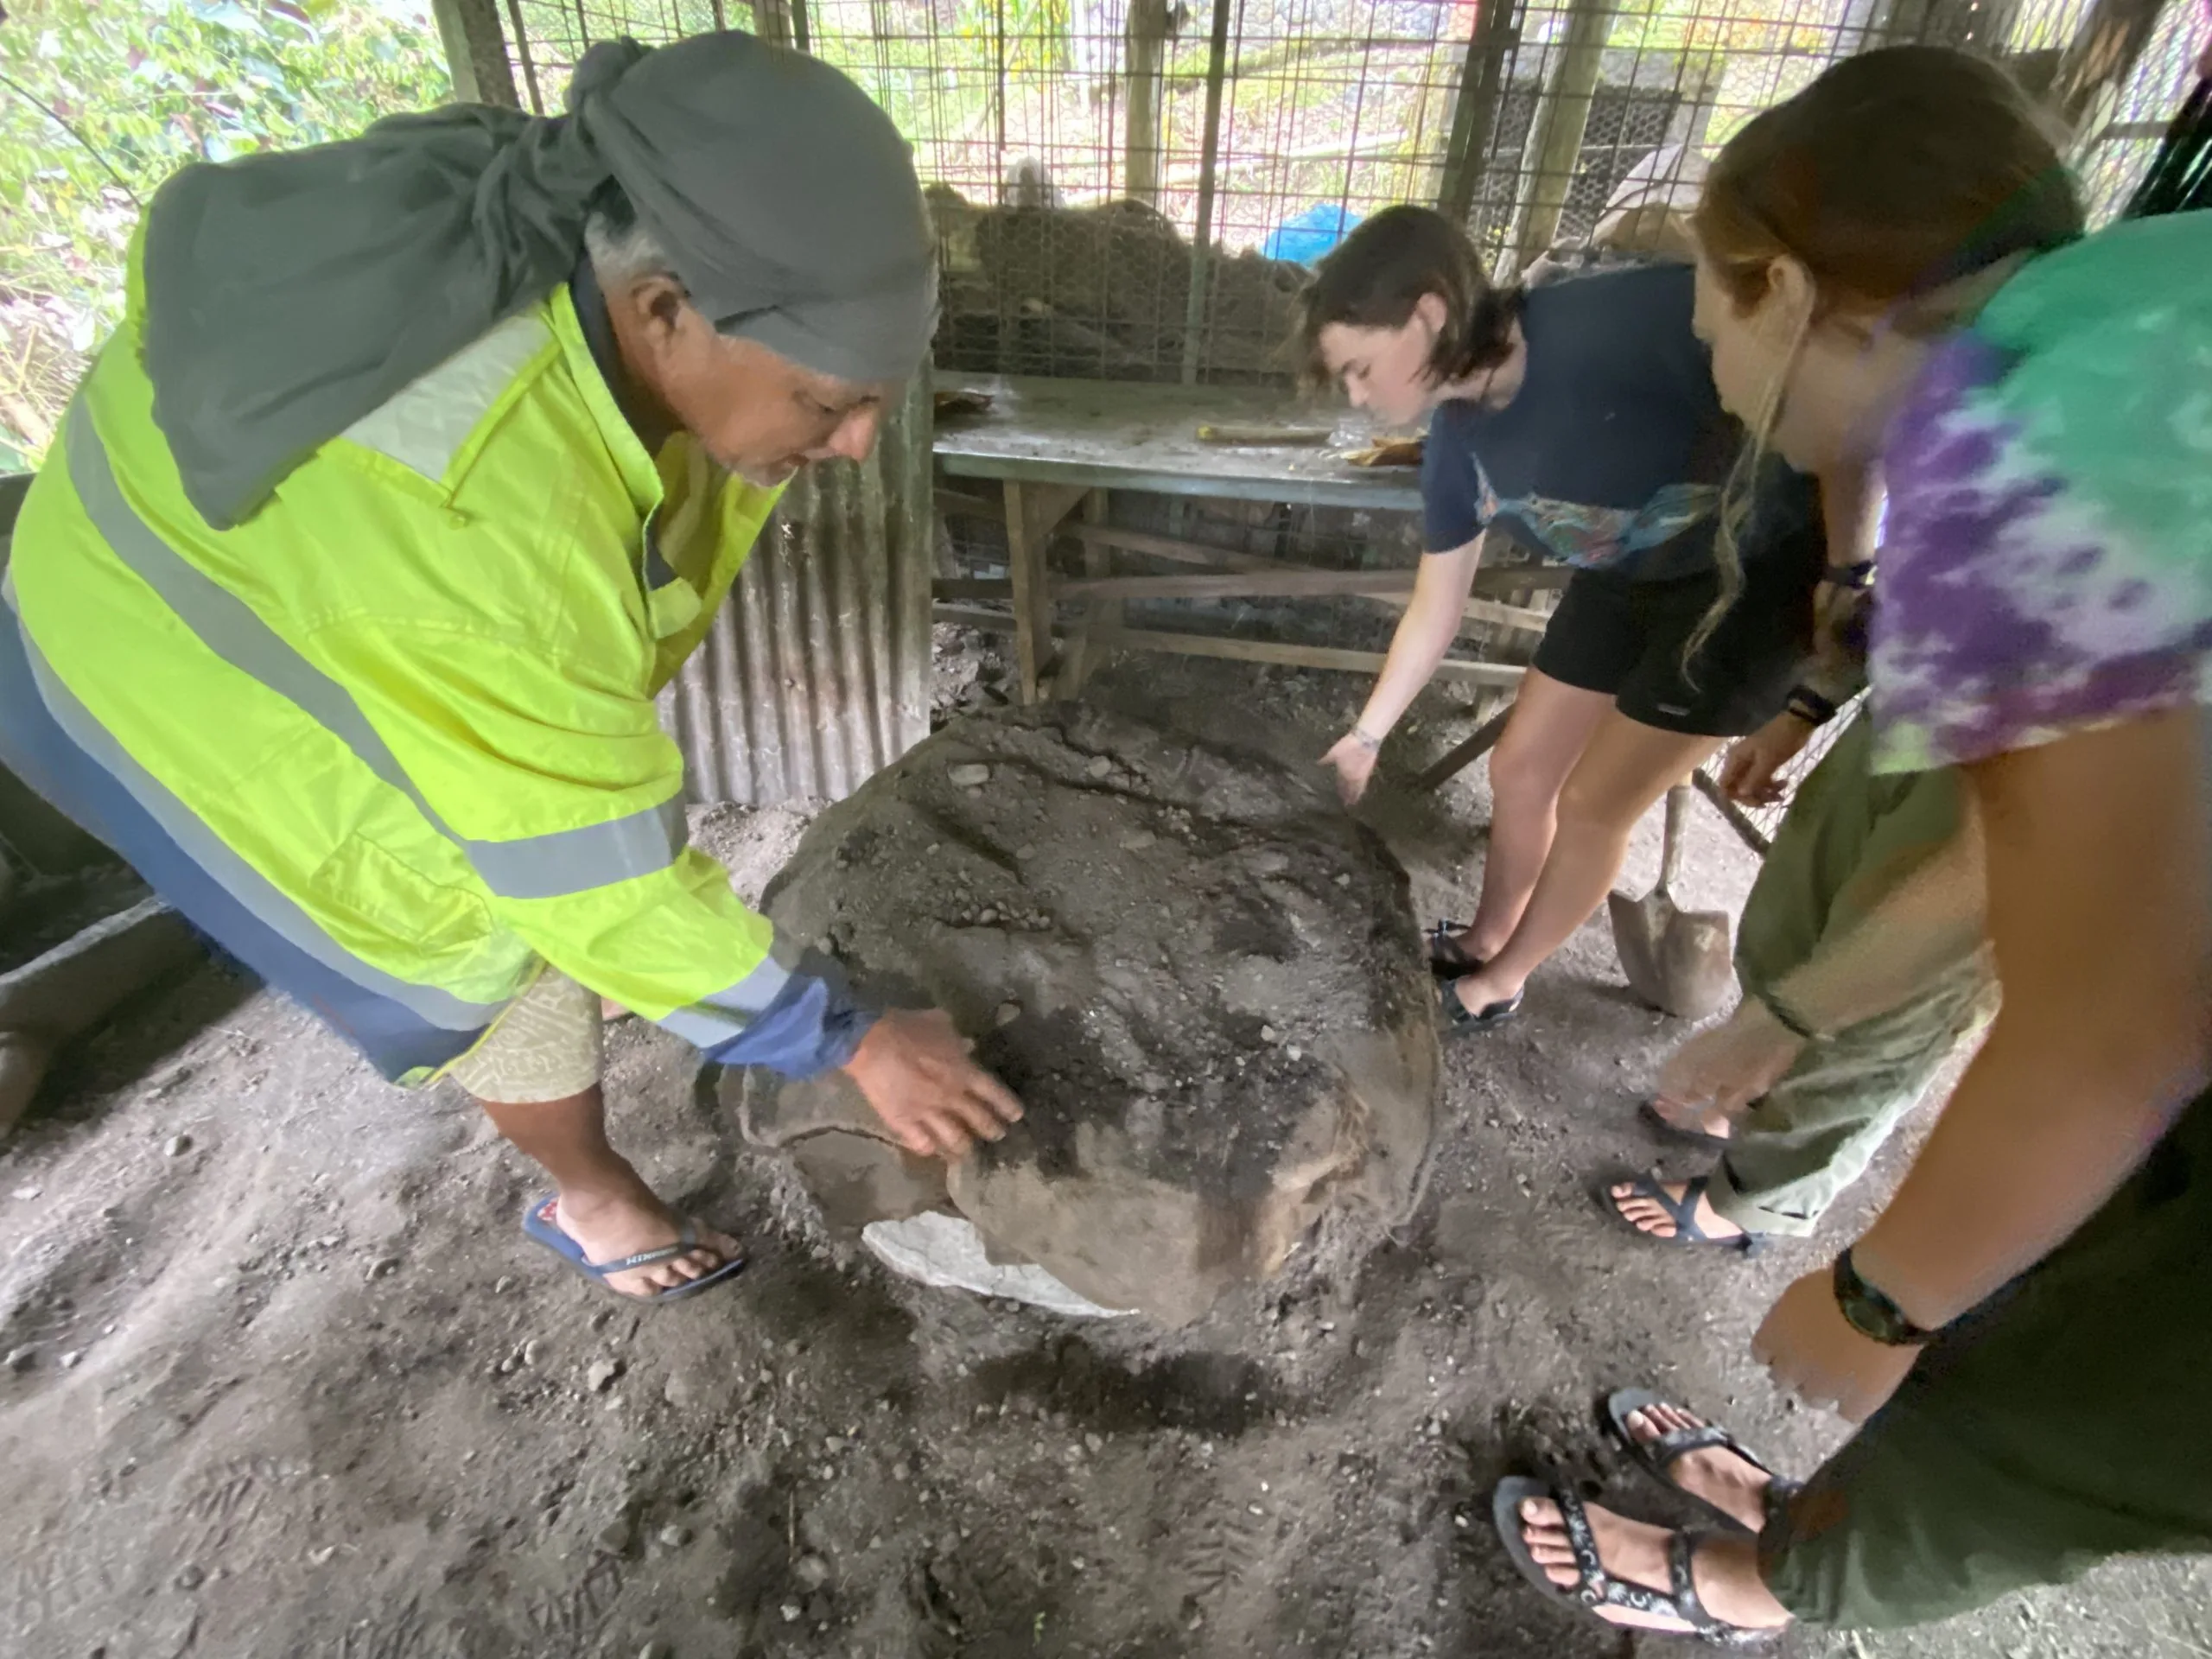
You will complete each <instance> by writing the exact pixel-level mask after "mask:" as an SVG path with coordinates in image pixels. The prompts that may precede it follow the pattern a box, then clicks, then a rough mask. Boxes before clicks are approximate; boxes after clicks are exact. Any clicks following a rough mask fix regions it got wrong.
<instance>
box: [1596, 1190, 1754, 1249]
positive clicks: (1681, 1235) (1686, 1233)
mask: <svg viewBox="0 0 2212 1659" xmlns="http://www.w3.org/2000/svg"><path fill="white" fill-rule="evenodd" d="M1712 1180H1713V1178H1712V1177H1711V1176H1710V1175H1700V1176H1698V1177H1697V1178H1696V1179H1694V1180H1691V1181H1688V1182H1686V1183H1684V1185H1683V1187H1682V1196H1681V1198H1675V1197H1672V1196H1671V1195H1670V1194H1669V1192H1668V1191H1667V1189H1666V1188H1665V1187H1664V1186H1662V1185H1661V1184H1660V1183H1659V1182H1658V1181H1656V1180H1655V1179H1653V1178H1652V1177H1650V1176H1649V1175H1631V1174H1628V1173H1621V1174H1618V1175H1608V1176H1605V1178H1604V1179H1600V1180H1599V1181H1596V1182H1594V1183H1592V1185H1591V1188H1590V1196H1591V1197H1592V1198H1595V1199H1596V1200H1597V1201H1598V1205H1599V1208H1600V1209H1602V1210H1603V1211H1605V1213H1606V1214H1607V1215H1608V1216H1610V1217H1612V1219H1613V1221H1614V1223H1615V1224H1617V1225H1619V1226H1622V1227H1625V1228H1626V1229H1628V1230H1629V1231H1630V1232H1631V1233H1634V1234H1635V1235H1636V1236H1637V1237H1638V1238H1640V1239H1643V1240H1644V1241H1645V1242H1646V1243H1652V1244H1710V1245H1712V1246H1713V1247H1714V1248H1715V1249H1724V1250H1736V1251H1739V1252H1741V1253H1742V1254H1743V1255H1745V1256H1753V1255H1758V1252H1759V1247H1760V1243H1761V1242H1762V1239H1761V1235H1759V1234H1758V1233H1738V1234H1737V1235H1736V1236H1735V1237H1733V1238H1715V1237H1713V1236H1712V1235H1711V1234H1710V1233H1708V1232H1707V1231H1706V1230H1705V1229H1704V1228H1702V1227H1700V1226H1699V1225H1698V1224H1697V1205H1698V1200H1699V1199H1700V1198H1703V1197H1704V1196H1705V1189H1706V1188H1707V1185H1710V1184H1711V1183H1712ZM1623 1185H1626V1186H1630V1187H1633V1188H1635V1189H1636V1190H1635V1191H1634V1192H1630V1194H1629V1197H1630V1198H1648V1199H1649V1200H1650V1202H1652V1203H1653V1204H1656V1205H1658V1206H1659V1207H1660V1208H1661V1209H1662V1210H1664V1211H1666V1212H1667V1218H1668V1219H1669V1221H1671V1222H1673V1223H1674V1224H1675V1230H1674V1231H1673V1232H1671V1233H1647V1232H1645V1231H1644V1230H1643V1228H1641V1227H1639V1226H1637V1224H1635V1223H1634V1222H1632V1221H1630V1219H1629V1218H1628V1217H1626V1216H1624V1215H1623V1214H1622V1213H1621V1205H1622V1203H1623V1200H1621V1199H1619V1198H1615V1197H1614V1196H1613V1189H1614V1188H1615V1187H1617V1186H1623Z"/></svg>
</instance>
